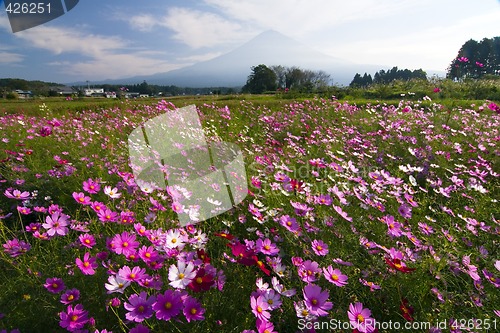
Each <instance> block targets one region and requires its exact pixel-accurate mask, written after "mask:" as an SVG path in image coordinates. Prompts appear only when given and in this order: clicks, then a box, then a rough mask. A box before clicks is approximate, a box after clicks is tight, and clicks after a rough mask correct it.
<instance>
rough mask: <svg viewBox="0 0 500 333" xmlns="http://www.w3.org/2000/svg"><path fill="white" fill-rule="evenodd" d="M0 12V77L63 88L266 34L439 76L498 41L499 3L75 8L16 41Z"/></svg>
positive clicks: (445, 0)
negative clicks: (485, 41)
mask: <svg viewBox="0 0 500 333" xmlns="http://www.w3.org/2000/svg"><path fill="white" fill-rule="evenodd" d="M0 8H1V12H0V77H17V78H24V79H29V80H43V81H52V82H61V83H64V82H74V81H85V80H90V81H97V80H104V79H117V78H123V77H131V76H135V75H145V74H154V73H157V72H166V71H169V70H172V69H176V68H180V67H183V66H187V65H190V64H193V63H196V62H199V61H203V60H208V59H210V58H213V57H216V56H218V55H221V54H223V53H225V52H228V51H230V50H232V49H234V48H236V47H238V46H239V45H242V44H243V43H245V42H246V41H248V40H250V39H251V38H253V37H254V36H256V35H258V34H259V33H261V32H263V31H265V30H269V29H274V30H276V31H279V32H281V33H283V34H285V35H287V36H289V37H291V38H294V39H296V40H297V41H300V42H301V43H303V44H305V45H307V46H308V47H311V48H314V49H316V50H318V51H320V52H323V53H325V54H327V55H331V56H334V57H337V58H342V59H346V60H349V61H351V62H355V63H360V64H376V65H380V66H381V68H384V67H386V68H389V67H392V66H398V67H399V68H409V69H418V68H423V69H424V70H427V71H443V72H444V71H445V70H446V67H447V66H448V64H449V63H450V62H451V60H452V59H453V58H454V57H455V55H456V53H457V51H458V49H459V48H460V46H461V45H462V44H463V43H464V42H465V41H467V40H468V39H471V38H472V39H476V40H481V39H482V38H485V37H488V38H491V37H494V36H500V25H499V23H498V18H499V17H500V1H498V0H477V1H470V0H460V1H458V0H418V1H417V0H353V1H345V0H287V1H284V0H272V1H270V0H238V1H235V0H198V1H195V0H183V1H172V0H147V1H130V0H105V1H98V0H81V1H80V2H79V4H78V5H77V6H76V7H75V8H74V9H73V10H71V11H70V12H68V13H67V14H66V15H64V16H62V17H59V18H57V19H55V20H53V21H51V22H48V23H46V24H44V25H41V26H38V27H35V28H32V29H29V30H25V31H22V32H18V33H15V34H14V33H12V31H11V28H10V25H9V22H8V18H7V14H6V13H5V11H4V4H1V7H0Z"/></svg>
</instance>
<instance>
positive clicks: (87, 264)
mask: <svg viewBox="0 0 500 333" xmlns="http://www.w3.org/2000/svg"><path fill="white" fill-rule="evenodd" d="M75 262H76V266H77V267H78V268H80V271H82V273H83V274H84V275H94V274H95V269H96V268H97V262H96V258H94V257H91V256H90V253H88V252H86V253H85V254H84V255H83V260H81V259H80V258H76V260H75Z"/></svg>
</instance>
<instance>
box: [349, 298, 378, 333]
mask: <svg viewBox="0 0 500 333" xmlns="http://www.w3.org/2000/svg"><path fill="white" fill-rule="evenodd" d="M371 315H372V312H371V311H370V309H367V308H363V304H362V303H360V302H357V303H355V304H352V303H351V304H349V311H347V316H348V317H349V321H350V322H351V325H352V327H354V329H357V330H358V331H359V332H361V333H371V332H374V331H375V319H373V318H371V317H370V316H371Z"/></svg>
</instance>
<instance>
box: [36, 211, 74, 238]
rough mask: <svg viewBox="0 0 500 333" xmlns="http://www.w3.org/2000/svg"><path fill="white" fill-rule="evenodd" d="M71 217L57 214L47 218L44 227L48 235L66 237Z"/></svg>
mask: <svg viewBox="0 0 500 333" xmlns="http://www.w3.org/2000/svg"><path fill="white" fill-rule="evenodd" d="M68 219H69V216H68V215H65V214H63V213H59V212H55V213H53V214H52V215H50V216H47V217H46V219H45V223H44V224H42V227H44V228H45V229H47V235H49V236H54V235H55V234H57V235H60V236H64V235H66V234H67V233H68V224H69V223H68Z"/></svg>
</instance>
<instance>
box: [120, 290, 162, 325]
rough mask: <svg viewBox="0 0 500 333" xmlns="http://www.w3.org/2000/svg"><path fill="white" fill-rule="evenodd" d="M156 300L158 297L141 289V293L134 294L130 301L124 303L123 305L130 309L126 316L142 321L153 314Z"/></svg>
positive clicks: (131, 319) (129, 318)
mask: <svg viewBox="0 0 500 333" xmlns="http://www.w3.org/2000/svg"><path fill="white" fill-rule="evenodd" d="M155 302H156V297H155V296H151V297H149V298H148V294H147V293H146V292H145V291H141V293H140V294H139V295H137V294H132V295H131V296H130V297H129V298H128V302H125V303H123V307H124V308H125V309H126V310H127V311H129V312H127V314H125V318H127V319H128V320H130V321H135V322H138V323H140V322H142V321H144V320H145V319H148V318H151V317H152V316H153V313H154V312H153V304H154V303H155Z"/></svg>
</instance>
